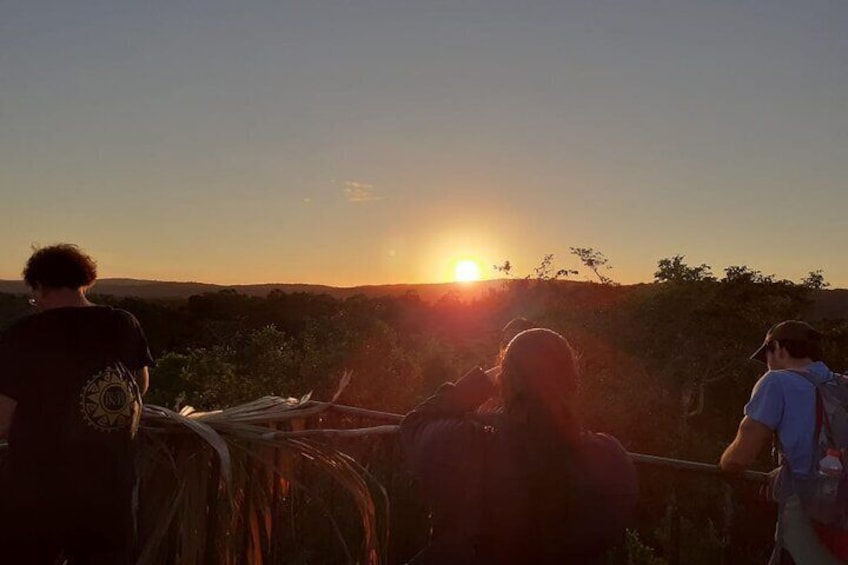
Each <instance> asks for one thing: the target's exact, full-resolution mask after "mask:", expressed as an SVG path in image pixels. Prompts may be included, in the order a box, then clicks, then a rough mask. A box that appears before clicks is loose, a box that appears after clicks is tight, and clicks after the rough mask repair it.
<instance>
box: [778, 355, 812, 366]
mask: <svg viewBox="0 0 848 565" xmlns="http://www.w3.org/2000/svg"><path fill="white" fill-rule="evenodd" d="M812 362H813V360H812V359H810V358H809V357H803V358H801V359H796V358H794V357H790V358H789V359H786V360H785V361H784V362H783V363H782V365H783V366H782V367H781V369H803V368H804V367H806V366H807V365H809V364H810V363H812Z"/></svg>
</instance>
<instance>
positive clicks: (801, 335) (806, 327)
mask: <svg viewBox="0 0 848 565" xmlns="http://www.w3.org/2000/svg"><path fill="white" fill-rule="evenodd" d="M821 335H822V334H821V333H820V332H818V331H817V330H816V329H815V328H814V327H813V326H811V325H810V324H808V323H807V322H802V321H801V320H785V321H783V322H780V323H779V324H775V325H774V326H772V327H771V328H770V329H769V331H768V332H766V338H765V339H764V340H763V344H762V345H761V346H760V348H759V349H757V350H756V351H755V352H754V354H753V355H751V357H750V358H751V359H753V360H754V361H759V362H761V363H765V362H766V348H767V347H768V346H769V344H770V343H771V342H773V341H783V340H789V341H800V342H802V343H818V342H819V340H820V339H821Z"/></svg>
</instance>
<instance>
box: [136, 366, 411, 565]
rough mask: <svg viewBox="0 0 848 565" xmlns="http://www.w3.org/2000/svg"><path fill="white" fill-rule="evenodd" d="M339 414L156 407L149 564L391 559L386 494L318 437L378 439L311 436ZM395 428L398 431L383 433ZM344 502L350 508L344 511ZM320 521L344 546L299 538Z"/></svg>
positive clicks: (146, 418)
mask: <svg viewBox="0 0 848 565" xmlns="http://www.w3.org/2000/svg"><path fill="white" fill-rule="evenodd" d="M343 384H344V381H343ZM337 396H338V395H336V397H334V398H337ZM332 406H333V405H332V404H329V403H323V402H314V401H312V400H310V398H309V396H308V395H307V396H304V397H302V398H299V399H295V398H281V397H276V396H266V397H263V398H260V399H258V400H256V401H253V402H249V403H247V404H242V405H239V406H235V407H231V408H227V409H224V410H216V411H211V412H198V411H195V410H194V409H192V408H191V407H185V408H183V409H182V410H181V411H180V412H179V413H177V412H174V411H171V410H168V409H166V408H162V407H159V406H145V408H144V412H143V416H142V433H141V441H142V457H140V461H139V466H140V469H139V475H140V497H139V498H140V500H141V503H140V508H139V516H140V524H139V527H140V533H141V538H140V539H141V540H142V543H143V545H142V549H141V557H140V560H139V564H140V565H153V564H160V563H174V564H183V563H186V564H189V563H208V564H211V565H214V564H220V565H237V564H248V565H262V564H268V563H278V562H297V561H301V562H303V561H305V560H309V556H310V555H314V552H316V551H317V552H319V553H320V552H324V553H327V552H330V553H331V554H334V555H335V556H336V558H333V559H332V560H333V561H335V562H339V561H347V562H348V563H360V564H368V565H377V564H379V563H381V562H385V551H386V545H387V540H388V500H387V497H386V494H385V491H384V490H383V489H382V487H381V486H380V485H379V484H378V483H377V482H376V481H375V480H374V479H373V477H371V475H370V474H369V473H368V471H367V470H366V469H364V468H363V467H362V466H361V465H360V464H359V463H357V462H356V461H355V460H354V459H353V458H351V457H350V456H348V455H346V454H345V453H344V452H342V451H341V450H339V449H338V448H337V447H334V446H333V445H331V444H329V443H328V442H326V441H321V440H320V439H317V438H316V436H324V438H327V437H339V436H340V435H341V436H345V435H349V436H350V435H352V436H357V435H362V434H363V433H368V432H367V431H366V432H364V431H363V430H321V429H320V428H318V429H306V428H307V422H310V421H314V420H315V419H316V417H317V416H319V415H321V414H322V413H324V412H325V411H327V410H328V408H330V407H332ZM389 428H391V429H394V428H396V426H382V427H380V428H379V429H378V430H375V431H377V432H378V433H380V432H382V433H390V432H391V431H392V430H390V429H389ZM339 493H342V494H341V495H339ZM328 497H329V498H332V501H330V500H328ZM339 498H341V500H339ZM340 503H342V504H340ZM342 505H347V507H348V510H347V511H341V512H338V510H339V508H342V509H343V508H344V507H343V506H342ZM316 513H317V514H318V516H319V517H320V518H319V519H320V520H321V522H320V523H319V524H318V525H320V526H323V528H324V529H326V530H328V531H329V532H330V534H328V535H330V536H332V538H330V539H335V540H337V543H335V549H333V548H332V547H327V545H334V544H332V543H330V544H327V543H324V544H323V545H324V546H323V547H318V548H310V547H309V545H308V544H307V543H303V542H302V540H300V539H299V536H300V535H301V534H302V535H303V536H313V537H314V536H315V534H314V532H312V531H307V530H309V529H314V528H312V526H316V524H314V523H313V524H310V528H304V527H303V524H300V523H299V520H307V515H310V516H313V517H314V515H315V514H316ZM351 517H356V519H355V520H353V519H351ZM313 521H314V520H313ZM325 537H326V536H325ZM324 561H325V562H327V559H324Z"/></svg>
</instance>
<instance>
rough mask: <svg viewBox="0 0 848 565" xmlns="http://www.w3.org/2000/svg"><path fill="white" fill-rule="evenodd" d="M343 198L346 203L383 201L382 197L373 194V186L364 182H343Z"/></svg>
mask: <svg viewBox="0 0 848 565" xmlns="http://www.w3.org/2000/svg"><path fill="white" fill-rule="evenodd" d="M342 191H343V192H344V195H345V198H347V200H348V202H373V201H375V200H383V198H385V197H384V196H380V195H378V194H376V193H375V192H374V185H373V184H366V183H364V182H356V181H352V180H349V181H345V183H344V188H343V189H342Z"/></svg>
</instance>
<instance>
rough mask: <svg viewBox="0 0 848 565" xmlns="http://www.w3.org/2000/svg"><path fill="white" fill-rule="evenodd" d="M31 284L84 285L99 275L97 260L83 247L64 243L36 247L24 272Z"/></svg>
mask: <svg viewBox="0 0 848 565" xmlns="http://www.w3.org/2000/svg"><path fill="white" fill-rule="evenodd" d="M23 277H24V282H26V284H27V285H28V286H29V287H30V288H33V289H35V288H82V287H87V286H91V285H92V284H93V283H94V281H95V279H97V263H95V262H94V259H92V258H91V257H89V256H88V255H87V254H86V253H84V252H83V251H82V250H81V249H80V248H79V247H77V246H76V245H73V244H71V243H60V244H58V245H51V246H49V247H42V248H41V249H36V250H35V252H34V253H33V254H32V256H31V257H30V258H29V260H28V261H27V264H26V267H24V272H23Z"/></svg>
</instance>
